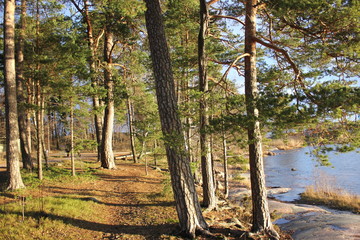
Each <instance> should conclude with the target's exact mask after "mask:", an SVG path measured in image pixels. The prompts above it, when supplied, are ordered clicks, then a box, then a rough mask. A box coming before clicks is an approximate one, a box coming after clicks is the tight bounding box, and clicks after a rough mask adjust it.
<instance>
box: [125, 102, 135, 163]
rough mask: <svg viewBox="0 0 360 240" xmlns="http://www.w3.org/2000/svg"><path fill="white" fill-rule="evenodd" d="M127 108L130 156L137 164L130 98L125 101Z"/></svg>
mask: <svg viewBox="0 0 360 240" xmlns="http://www.w3.org/2000/svg"><path fill="white" fill-rule="evenodd" d="M127 108H128V116H129V134H130V148H131V154H132V158H133V161H134V163H137V162H138V159H137V156H136V148H135V133H134V111H133V105H132V103H131V100H130V98H128V99H127Z"/></svg>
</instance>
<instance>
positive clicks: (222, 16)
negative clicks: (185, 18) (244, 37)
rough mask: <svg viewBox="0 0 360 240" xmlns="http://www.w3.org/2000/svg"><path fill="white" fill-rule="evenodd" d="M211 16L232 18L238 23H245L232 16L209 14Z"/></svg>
mask: <svg viewBox="0 0 360 240" xmlns="http://www.w3.org/2000/svg"><path fill="white" fill-rule="evenodd" d="M211 18H227V19H231V20H234V21H236V22H238V23H240V24H241V25H243V26H245V23H244V22H243V21H241V20H240V19H238V18H236V17H233V16H227V15H210V19H211Z"/></svg>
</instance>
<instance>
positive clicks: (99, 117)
mask: <svg viewBox="0 0 360 240" xmlns="http://www.w3.org/2000/svg"><path fill="white" fill-rule="evenodd" d="M71 2H72V3H73V4H74V6H75V7H76V8H77V9H78V11H79V12H80V13H81V14H82V15H83V18H84V22H85V24H86V28H87V31H86V33H87V39H88V47H89V50H90V56H89V58H88V63H89V67H90V75H91V86H92V88H93V89H94V90H95V92H94V94H93V97H92V101H93V111H94V125H95V135H96V142H97V152H98V161H99V162H100V160H101V139H102V129H103V120H104V111H103V110H102V104H101V100H100V97H99V94H98V93H97V90H98V87H99V80H98V78H97V76H96V74H97V64H96V59H95V56H96V50H97V43H98V40H97V41H95V40H94V34H93V26H92V22H91V17H90V13H89V2H88V1H87V0H83V3H84V8H83V9H81V8H80V7H79V6H78V4H77V3H76V2H75V1H74V0H72V1H71Z"/></svg>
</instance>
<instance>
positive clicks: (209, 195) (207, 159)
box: [198, 0, 216, 209]
mask: <svg viewBox="0 0 360 240" xmlns="http://www.w3.org/2000/svg"><path fill="white" fill-rule="evenodd" d="M208 25H209V11H208V6H207V4H206V1H205V0H200V31H199V37H198V64H199V90H200V93H201V94H202V96H201V99H200V156H201V172H202V180H203V198H204V199H203V206H204V207H207V208H208V209H213V208H215V207H216V196H215V185H214V174H213V167H212V160H211V144H210V137H209V134H208V133H207V132H206V130H207V127H208V125H209V113H208V111H209V107H208V97H207V96H208V92H207V91H208V88H209V87H208V86H209V82H208V79H207V59H206V53H205V38H206V36H207V29H208Z"/></svg>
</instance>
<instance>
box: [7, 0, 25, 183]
mask: <svg viewBox="0 0 360 240" xmlns="http://www.w3.org/2000/svg"><path fill="white" fill-rule="evenodd" d="M4 77H5V118H6V163H7V172H8V177H9V178H8V183H7V186H6V189H7V190H16V189H20V188H24V187H25V186H24V183H23V181H22V178H21V174H20V159H19V158H20V135H19V126H18V113H17V99H16V96H17V95H16V72H15V0H6V1H5V8H4Z"/></svg>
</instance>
